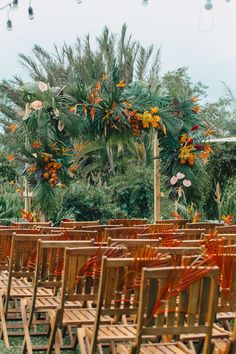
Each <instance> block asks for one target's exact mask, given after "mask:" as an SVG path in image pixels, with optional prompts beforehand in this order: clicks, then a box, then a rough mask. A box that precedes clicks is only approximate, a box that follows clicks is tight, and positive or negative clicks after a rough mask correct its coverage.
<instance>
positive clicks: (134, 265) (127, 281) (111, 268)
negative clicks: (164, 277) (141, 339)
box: [77, 255, 171, 354]
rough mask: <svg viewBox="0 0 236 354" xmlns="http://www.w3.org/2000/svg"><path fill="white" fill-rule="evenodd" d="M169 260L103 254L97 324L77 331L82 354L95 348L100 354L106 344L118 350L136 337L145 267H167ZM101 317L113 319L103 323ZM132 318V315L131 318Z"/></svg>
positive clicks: (163, 257)
mask: <svg viewBox="0 0 236 354" xmlns="http://www.w3.org/2000/svg"><path fill="white" fill-rule="evenodd" d="M170 262H171V260H170V257H166V256H165V255H164V256H163V255H157V257H156V258H153V259H147V258H146V259H145V258H143V259H142V258H139V259H136V258H127V259H117V258H112V259H108V258H107V257H103V262H102V272H101V279H100V284H99V293H98V301H97V310H96V320H95V324H94V326H93V327H92V326H83V327H81V328H79V329H78V330H77V336H78V342H79V350H80V353H81V354H87V353H95V352H96V350H98V353H99V354H101V353H104V351H103V345H105V346H109V349H110V351H111V353H116V350H115V343H116V342H123V341H127V342H130V341H132V340H134V339H135V333H136V326H135V324H134V320H135V318H136V316H137V310H138V303H139V290H140V283H141V271H142V268H143V267H152V266H156V267H157V266H158V267H165V266H168V265H169V264H170ZM102 316H111V317H112V318H113V322H112V323H111V324H108V325H102V322H101V317H102ZM130 318H133V319H132V321H130ZM135 322H136V321H135Z"/></svg>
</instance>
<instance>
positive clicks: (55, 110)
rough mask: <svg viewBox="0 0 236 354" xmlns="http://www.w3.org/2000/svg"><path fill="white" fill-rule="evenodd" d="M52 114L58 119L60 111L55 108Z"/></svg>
mask: <svg viewBox="0 0 236 354" xmlns="http://www.w3.org/2000/svg"><path fill="white" fill-rule="evenodd" d="M53 113H54V115H55V116H56V117H59V115H60V111H59V110H58V109H57V108H56V109H54V111H53Z"/></svg>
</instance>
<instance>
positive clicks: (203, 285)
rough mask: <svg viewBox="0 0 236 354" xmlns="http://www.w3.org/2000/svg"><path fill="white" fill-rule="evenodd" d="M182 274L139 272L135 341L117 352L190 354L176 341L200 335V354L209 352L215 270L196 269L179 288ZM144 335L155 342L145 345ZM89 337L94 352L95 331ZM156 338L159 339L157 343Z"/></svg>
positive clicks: (173, 270)
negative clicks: (186, 282)
mask: <svg viewBox="0 0 236 354" xmlns="http://www.w3.org/2000/svg"><path fill="white" fill-rule="evenodd" d="M184 272H185V274H186V273H187V269H186V268H185V267H177V268H175V267H169V268H163V269H143V272H142V281H141V293H140V304H139V311H138V324H137V330H136V335H135V339H134V340H133V343H132V344H131V345H127V344H120V345H118V348H117V353H122V354H125V353H127V354H129V353H130V354H131V353H132V354H137V353H142V354H144V353H145V354H152V353H169V354H171V353H178V354H181V353H182V354H187V353H189V354H190V353H193V350H191V349H189V348H188V347H187V346H186V345H184V344H183V343H182V342H181V341H180V335H181V334H183V333H184V334H194V333H196V334H199V333H200V334H201V335H203V336H204V339H205V340H204V347H203V352H202V353H203V354H208V353H210V352H211V350H212V344H211V333H212V327H213V321H214V316H215V308H216V304H217V290H218V284H217V277H218V268H217V267H215V268H206V267H202V268H199V269H198V272H199V276H198V277H196V279H195V280H193V281H192V282H191V283H189V284H186V285H184V284H183V285H182V286H181V285H180V284H181V281H182V279H181V278H182V277H183V274H184ZM178 287H179V288H178ZM102 329H103V328H102V327H101V329H100V331H102ZM148 336H153V337H154V338H155V339H156V340H155V339H154V340H153V342H151V341H150V342H149V343H145V339H146V338H147V337H148ZM98 337H99V332H98ZM93 338H94V340H93V342H92V345H91V351H90V353H95V351H94V349H93V348H94V345H93V343H94V342H95V339H96V332H95V334H94V336H93ZM158 338H159V339H160V340H161V341H160V342H159V343H158V342H157V339H158Z"/></svg>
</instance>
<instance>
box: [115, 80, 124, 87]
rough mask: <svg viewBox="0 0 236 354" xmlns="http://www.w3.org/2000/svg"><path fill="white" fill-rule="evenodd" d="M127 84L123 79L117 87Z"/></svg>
mask: <svg viewBox="0 0 236 354" xmlns="http://www.w3.org/2000/svg"><path fill="white" fill-rule="evenodd" d="M125 86H126V83H125V81H124V80H121V81H120V82H119V83H118V84H117V85H116V87H125Z"/></svg>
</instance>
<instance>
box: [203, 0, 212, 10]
mask: <svg viewBox="0 0 236 354" xmlns="http://www.w3.org/2000/svg"><path fill="white" fill-rule="evenodd" d="M204 7H205V9H206V10H211V9H212V8H213V5H212V2H211V0H207V1H206V3H205V6H204Z"/></svg>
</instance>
